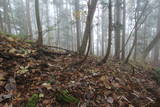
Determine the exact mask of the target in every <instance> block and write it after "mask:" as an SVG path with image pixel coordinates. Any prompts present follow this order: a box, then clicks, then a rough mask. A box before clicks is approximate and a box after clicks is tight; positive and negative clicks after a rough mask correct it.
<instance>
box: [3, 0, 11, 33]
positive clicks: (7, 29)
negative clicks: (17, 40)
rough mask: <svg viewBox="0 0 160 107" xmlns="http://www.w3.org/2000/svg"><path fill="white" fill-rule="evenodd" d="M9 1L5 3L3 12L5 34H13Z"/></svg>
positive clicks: (5, 0)
mask: <svg viewBox="0 0 160 107" xmlns="http://www.w3.org/2000/svg"><path fill="white" fill-rule="evenodd" d="M8 4H9V0H4V1H3V11H4V23H5V26H4V27H5V29H4V31H5V32H9V33H11V25H10V18H9V7H8V6H9V5H8Z"/></svg>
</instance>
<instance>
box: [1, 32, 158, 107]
mask: <svg viewBox="0 0 160 107" xmlns="http://www.w3.org/2000/svg"><path fill="white" fill-rule="evenodd" d="M82 58H83V56H77V55H76V54H74V53H72V52H68V51H61V50H57V49H51V48H47V47H45V48H41V49H38V48H37V47H36V46H33V45H31V44H29V43H25V42H23V41H21V40H18V39H15V38H12V37H7V36H6V35H4V34H3V35H0V107H2V106H4V105H5V106H11V105H13V106H14V107H23V106H24V107H25V106H27V107H35V105H37V106H38V107H45V106H46V107H61V106H63V107H66V106H67V107H76V106H78V107H86V106H97V107H126V106H129V107H134V106H135V107H148V106H151V107H156V106H158V105H160V101H159V100H160V97H159V96H160V87H159V86H158V85H157V83H156V81H155V80H154V79H153V71H152V69H143V67H141V66H137V65H134V66H130V65H123V64H121V63H119V62H115V61H110V62H108V64H105V65H103V66H96V63H97V62H96V58H94V57H89V58H88V59H87V61H86V62H84V63H83V64H82V65H78V66H74V67H73V66H72V67H68V68H66V67H67V66H68V65H69V64H72V63H74V62H76V61H79V60H80V59H82Z"/></svg>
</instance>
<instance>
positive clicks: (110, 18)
mask: <svg viewBox="0 0 160 107" xmlns="http://www.w3.org/2000/svg"><path fill="white" fill-rule="evenodd" d="M108 16H109V26H108V28H109V32H108V48H107V52H106V55H105V57H104V58H103V59H102V61H101V62H100V63H99V64H98V65H101V64H103V63H105V62H106V61H107V60H108V58H109V55H110V51H111V46H112V0H109V15H108Z"/></svg>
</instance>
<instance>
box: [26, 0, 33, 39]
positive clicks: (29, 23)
mask: <svg viewBox="0 0 160 107" xmlns="http://www.w3.org/2000/svg"><path fill="white" fill-rule="evenodd" d="M26 10H27V11H26V12H27V13H26V16H27V24H28V32H29V39H30V40H32V39H33V33H32V25H31V14H30V0H26Z"/></svg>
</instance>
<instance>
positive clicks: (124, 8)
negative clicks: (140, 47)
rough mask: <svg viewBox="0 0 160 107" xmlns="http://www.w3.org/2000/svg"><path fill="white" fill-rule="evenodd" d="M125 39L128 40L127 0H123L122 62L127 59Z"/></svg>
mask: <svg viewBox="0 0 160 107" xmlns="http://www.w3.org/2000/svg"><path fill="white" fill-rule="evenodd" d="M125 38H126V0H123V32H122V60H124V58H125Z"/></svg>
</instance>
